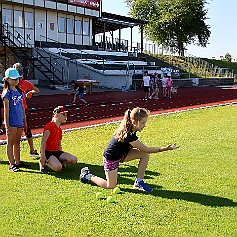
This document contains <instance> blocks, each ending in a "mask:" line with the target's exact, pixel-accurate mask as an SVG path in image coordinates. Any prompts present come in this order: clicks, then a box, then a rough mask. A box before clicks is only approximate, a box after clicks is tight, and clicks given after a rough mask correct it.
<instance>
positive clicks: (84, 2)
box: [68, 0, 101, 10]
mask: <svg viewBox="0 0 237 237" xmlns="http://www.w3.org/2000/svg"><path fill="white" fill-rule="evenodd" d="M100 1H101V0H68V3H71V4H75V5H79V6H82V7H88V8H91V9H95V10H100Z"/></svg>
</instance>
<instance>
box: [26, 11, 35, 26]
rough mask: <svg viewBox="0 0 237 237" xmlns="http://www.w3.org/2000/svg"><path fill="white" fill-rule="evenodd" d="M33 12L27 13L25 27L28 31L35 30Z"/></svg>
mask: <svg viewBox="0 0 237 237" xmlns="http://www.w3.org/2000/svg"><path fill="white" fill-rule="evenodd" d="M33 23H34V19H33V12H25V27H26V28H27V29H34V24H33Z"/></svg>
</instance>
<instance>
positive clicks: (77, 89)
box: [68, 80, 88, 104]
mask: <svg viewBox="0 0 237 237" xmlns="http://www.w3.org/2000/svg"><path fill="white" fill-rule="evenodd" d="M71 85H72V87H73V89H72V91H71V92H70V93H69V94H68V95H71V94H72V93H75V95H74V99H73V101H72V102H71V103H70V104H76V99H77V97H78V98H79V100H81V101H82V102H83V103H84V104H88V103H87V102H86V101H85V100H84V99H83V97H84V92H85V88H84V86H82V85H77V84H76V82H75V81H74V80H72V81H71Z"/></svg>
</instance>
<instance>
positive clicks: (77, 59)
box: [0, 0, 145, 88]
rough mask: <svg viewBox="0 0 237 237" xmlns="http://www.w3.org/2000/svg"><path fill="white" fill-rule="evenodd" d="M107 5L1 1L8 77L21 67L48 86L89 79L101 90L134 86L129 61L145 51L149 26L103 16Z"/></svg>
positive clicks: (0, 59)
mask: <svg viewBox="0 0 237 237" xmlns="http://www.w3.org/2000/svg"><path fill="white" fill-rule="evenodd" d="M102 4H103V1H101V0H1V2H0V25H1V28H0V31H1V32H0V35H1V38H0V70H1V72H2V74H4V71H5V70H6V68H8V67H10V66H12V65H13V64H14V63H15V62H21V63H22V65H23V67H24V75H25V76H26V77H27V79H32V80H33V79H34V80H36V82H38V83H39V84H42V85H43V84H45V85H52V84H54V85H55V84H67V83H69V81H70V80H72V79H74V80H75V79H81V78H82V77H86V76H87V78H88V77H90V79H93V80H96V81H98V82H100V85H101V86H106V87H113V88H121V86H125V87H126V88H128V87H129V86H131V84H132V81H131V80H132V77H131V71H130V70H129V66H130V65H128V61H129V59H128V58H127V57H129V56H130V57H132V56H134V57H136V56H137V53H138V52H143V25H144V24H145V22H143V21H139V20H136V19H133V18H130V17H125V16H119V15H115V14H113V13H106V12H102ZM135 26H139V27H140V29H141V30H140V32H141V33H140V37H141V42H140V43H136V44H134V42H133V27H135ZM124 28H130V29H131V35H130V38H129V39H122V38H121V31H122V30H123V29H124ZM115 31H117V32H119V33H118V35H119V36H118V38H115V37H114V35H113V33H114V32H115ZM112 57H115V58H116V57H117V59H116V60H112ZM118 57H120V58H119V59H118ZM133 64H134V63H133Z"/></svg>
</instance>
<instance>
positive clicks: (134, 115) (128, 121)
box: [114, 108, 149, 142]
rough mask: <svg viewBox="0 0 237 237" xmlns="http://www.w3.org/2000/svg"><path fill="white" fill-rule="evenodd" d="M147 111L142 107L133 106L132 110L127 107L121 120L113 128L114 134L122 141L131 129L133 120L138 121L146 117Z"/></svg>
mask: <svg viewBox="0 0 237 237" xmlns="http://www.w3.org/2000/svg"><path fill="white" fill-rule="evenodd" d="M148 114H149V111H148V110H146V109H143V108H134V109H133V110H130V109H128V110H127V111H126V112H125V113H124V117H123V120H122V121H121V123H120V125H119V127H118V128H117V129H116V130H115V132H114V136H115V137H116V138H117V139H118V141H120V142H124V139H125V138H126V137H127V134H128V133H129V132H132V131H133V128H134V124H133V122H138V121H140V120H141V119H142V118H144V117H148Z"/></svg>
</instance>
